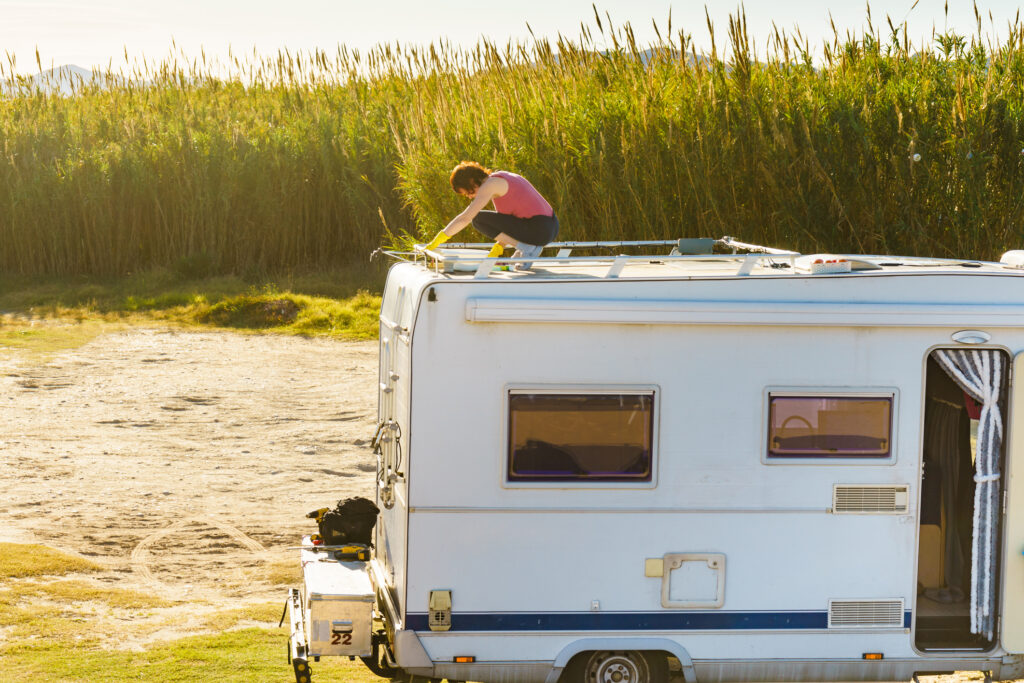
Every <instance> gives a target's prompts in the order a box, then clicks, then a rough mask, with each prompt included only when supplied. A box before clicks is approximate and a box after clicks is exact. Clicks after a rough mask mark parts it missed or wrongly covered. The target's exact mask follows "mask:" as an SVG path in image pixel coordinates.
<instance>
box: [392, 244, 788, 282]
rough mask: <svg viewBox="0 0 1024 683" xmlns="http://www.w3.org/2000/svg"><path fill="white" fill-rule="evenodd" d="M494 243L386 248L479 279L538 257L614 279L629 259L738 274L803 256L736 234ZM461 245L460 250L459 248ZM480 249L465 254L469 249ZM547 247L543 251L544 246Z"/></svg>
mask: <svg viewBox="0 0 1024 683" xmlns="http://www.w3.org/2000/svg"><path fill="white" fill-rule="evenodd" d="M492 246H493V244H492V243H490V242H487V243H481V242H456V243H453V242H448V243H446V244H445V246H444V248H443V249H433V250H429V251H428V250H427V249H425V248H424V245H422V244H417V245H416V246H415V247H414V249H415V251H413V252H397V251H394V252H393V251H384V252H383V253H385V254H388V255H389V256H392V257H395V258H405V257H406V256H411V257H413V258H412V259H411V260H417V261H418V260H420V259H423V261H424V263H425V264H426V265H427V266H428V267H431V266H432V267H433V268H434V269H435V270H437V271H444V272H454V271H456V270H462V271H465V272H469V271H473V273H474V275H473V277H474V278H476V279H486V278H488V277H490V275H491V273H492V272H493V271H494V270H495V268H498V267H500V266H508V265H512V264H515V263H537V264H542V265H545V266H551V265H600V264H605V263H606V264H608V270H607V271H606V272H605V273H604V276H603V277H604V278H606V279H614V278H617V277H619V275H621V274H622V271H623V269H624V268H625V267H626V266H627V265H633V264H663V263H668V262H685V261H723V260H726V261H736V262H737V263H738V268H737V271H736V274H737V275H749V274H750V273H751V272H752V271H753V269H754V267H755V266H757V265H758V264H759V263H760V262H761V261H762V260H765V259H767V260H770V261H771V262H772V263H778V262H779V259H780V258H781V259H782V260H783V261H784V262H788V264H789V266H790V267H794V265H795V259H796V257H797V256H800V253H799V252H795V251H788V250H786V249H776V248H774V247H765V246H762V245H759V244H748V243H746V242H739V241H737V240H734V239H733V238H732V237H728V236H726V237H722V238H721V239H712V238H682V239H677V240H615V241H606V240H601V241H596V242H552V243H550V244H547V245H545V246H544V251H547V250H550V249H555V250H557V251H556V253H555V255H554V256H532V257H529V258H509V257H504V256H498V257H488V256H486V254H487V252H488V251H489V250H490V248H491V247H492ZM624 248H633V249H641V248H642V249H646V250H651V249H656V248H658V249H666V248H671V250H670V251H669V253H668V254H664V253H661V254H624V253H612V254H609V255H600V256H573V255H572V252H573V251H575V250H581V249H586V250H591V251H593V250H599V249H616V250H621V249H624ZM455 250H460V253H455ZM470 250H471V251H474V252H475V251H479V252H480V255H479V256H478V255H476V254H472V253H470V254H467V253H466V252H467V251H470ZM542 253H543V252H542Z"/></svg>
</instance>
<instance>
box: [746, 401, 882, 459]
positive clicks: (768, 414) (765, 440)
mask: <svg viewBox="0 0 1024 683" xmlns="http://www.w3.org/2000/svg"><path fill="white" fill-rule="evenodd" d="M773 397H781V398H786V397H791V398H839V399H846V398H881V399H889V400H890V401H891V404H890V406H891V408H890V413H889V455H888V456H884V457H882V456H877V455H797V456H789V457H787V456H778V455H774V456H773V455H770V454H769V450H770V449H769V445H770V441H769V440H770V438H771V419H772V403H771V401H772V398H773ZM762 403H763V406H762V409H761V431H760V434H759V435H758V439H760V442H761V446H760V449H761V463H762V464H763V465H783V466H786V465H830V466H839V467H843V466H848V467H849V466H853V467H863V466H872V465H874V466H878V465H895V464H896V462H897V455H896V450H897V443H898V441H897V439H898V436H899V419H898V415H899V405H900V395H899V389H897V388H896V387H822V386H813V387H792V386H786V387H766V388H765V390H764V394H763V400H762Z"/></svg>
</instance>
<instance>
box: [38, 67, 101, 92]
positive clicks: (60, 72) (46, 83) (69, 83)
mask: <svg viewBox="0 0 1024 683" xmlns="http://www.w3.org/2000/svg"><path fill="white" fill-rule="evenodd" d="M92 79H93V73H92V71H89V70H88V69H83V68H82V67H80V66H75V65H74V64H65V65H64V66H56V67H54V68H52V69H49V70H47V71H43V72H41V73H38V74H36V75H35V76H32V79H31V80H32V83H33V85H36V86H39V87H40V88H41V89H42V90H43V91H44V92H47V93H60V94H62V95H70V94H71V92H72V90H73V89H77V88H80V87H81V86H83V85H85V84H86V83H89V82H91V81H92Z"/></svg>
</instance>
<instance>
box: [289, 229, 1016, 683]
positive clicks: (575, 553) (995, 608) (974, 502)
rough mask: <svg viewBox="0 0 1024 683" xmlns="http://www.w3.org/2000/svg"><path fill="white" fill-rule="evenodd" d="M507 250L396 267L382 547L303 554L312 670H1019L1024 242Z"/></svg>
mask: <svg viewBox="0 0 1024 683" xmlns="http://www.w3.org/2000/svg"><path fill="white" fill-rule="evenodd" d="M486 246H489V245H460V246H457V247H455V248H452V249H438V250H436V251H434V252H427V253H418V254H417V255H416V256H415V257H410V260H408V261H406V262H401V263H398V264H396V265H394V266H393V267H392V269H391V271H390V273H389V276H388V280H387V285H386V289H385V293H384V299H383V305H382V311H381V325H380V394H379V423H380V428H379V430H378V438H377V439H376V444H377V446H378V448H377V452H378V477H377V479H378V481H377V484H378V487H377V497H378V498H377V504H378V506H379V507H380V508H381V512H380V515H379V518H378V521H377V525H376V528H375V531H374V544H373V545H374V554H373V556H372V557H371V558H370V560H369V561H367V562H338V561H336V560H334V559H332V557H331V555H330V553H329V552H320V553H317V552H316V550H315V549H313V548H312V547H311V546H310V547H307V548H306V549H304V550H303V553H304V558H305V564H306V566H307V569H310V568H315V569H316V570H317V571H315V572H314V571H307V575H306V576H307V581H306V585H305V586H304V589H303V591H302V592H298V591H296V593H295V594H294V596H293V598H292V601H291V603H290V604H291V605H292V608H293V610H292V618H291V621H292V630H293V633H292V639H291V643H290V647H291V654H292V657H293V658H294V659H295V662H296V667H297V668H296V671H297V675H300V674H301V675H304V676H306V677H307V680H308V673H309V660H310V659H314V658H316V657H318V656H320V655H326V654H347V655H358V656H363V657H364V661H366V662H367V663H368V665H370V666H371V667H372V668H374V669H375V670H377V671H381V672H392V671H401V672H404V673H405V674H407V675H410V676H413V677H421V678H420V680H430V679H444V678H446V679H448V680H449V681H456V680H457V681H482V682H485V683H511V682H513V681H515V682H522V683H557V682H559V681H561V683H609V682H613V681H616V682H628V683H664V682H667V681H669V680H680V681H686V683H718V682H724V681H894V680H910V679H912V678H914V677H916V676H918V675H921V674H926V673H928V674H931V673H939V672H952V671H960V670H969V671H981V672H984V673H985V675H986V677H990V678H992V679H1004V680H1005V679H1013V678H1020V677H1022V676H1024V658H1022V655H1024V555H1022V551H1024V481H1022V479H1024V421H1022V419H1024V383H1022V382H1020V381H1019V380H1017V379H1016V377H1017V375H1018V373H1017V372H1015V370H1016V368H1017V366H1018V364H1019V362H1020V361H1019V354H1021V353H1022V352H1024V254H1022V253H1020V252H1008V253H1007V254H1006V255H1005V256H1004V257H1003V260H1002V261H1001V262H999V263H987V262H984V263H983V262H978V261H967V260H950V259H928V258H919V257H913V258H911V257H891V256H884V257H879V256H836V255H824V254H818V255H810V256H805V255H800V254H796V253H793V252H788V251H784V250H780V249H771V248H765V247H757V246H755V245H748V244H742V243H739V242H736V241H734V240H732V239H730V238H723V239H721V240H679V241H677V242H615V243H604V242H602V243H562V244H556V245H551V246H549V247H548V249H547V250H546V252H545V254H548V252H551V253H550V255H547V256H546V257H544V258H539V259H531V260H532V261H533V265H532V269H531V270H525V271H515V270H506V269H504V268H503V267H502V265H503V263H507V262H508V261H509V260H508V259H504V260H503V261H502V260H495V259H493V258H485V257H484V253H485V251H484V250H485V249H486ZM478 247H479V248H478ZM581 251H582V252H584V253H587V254H590V255H585V256H580V255H579V254H580V252H581ZM609 253H610V255H606V254H609ZM595 254H596V255H595ZM324 564H326V565H329V566H328V567H327V568H326V569H325V567H323V566H320V565H324ZM318 572H319V573H318ZM332 572H333V577H334V578H331V579H330V581H328V580H327V579H320V578H317V577H319V576H327V575H329V574H332ZM340 573H345V574H346V575H350V578H351V577H355V578H354V579H353V581H354V582H355V583H358V584H359V585H358V586H356V587H355V588H354V589H351V591H350V593H351V594H350V595H348V596H347V598H348V599H351V600H352V602H351V604H353V605H366V606H365V607H359V609H362V610H364V611H365V612H366V614H365V615H364V616H363V617H360V618H359V619H350V618H334V617H330V616H318V613H317V604H318V602H317V600H314V599H313V598H315V597H319V598H322V597H323V596H324V595H331V593H330V591H331V590H334V591H335V593H339V594H337V595H333V597H334V598H336V599H337V600H341V601H344V600H345V599H347V598H346V595H345V594H343V593H344V592H345V590H348V589H344V588H334V589H331V588H330V587H329V586H328V584H329V583H331V581H334V582H335V583H336V584H337V585H343V586H349V585H354V584H353V581H349V582H347V583H346V582H345V581H338V580H337V576H338V575H340ZM360 582H361V583H360ZM331 585H334V584H331ZM370 603H373V604H370ZM337 604H349V603H343V602H339V603H337ZM369 610H372V613H373V614H372V619H371V618H370V611H369ZM356 623H358V624H360V626H358V627H357V626H354V625H353V624H356ZM371 623H372V624H373V625H372V626H371V625H369V624H371ZM338 624H341V626H338ZM345 629H349V632H350V633H351V631H352V630H353V629H357V630H363V631H367V630H372V631H373V632H372V633H369V632H367V633H359V634H355V635H356V636H357V637H355V638H354V640H353V638H352V637H350V638H349V640H350V641H352V642H354V641H358V642H359V643H361V645H360V646H359V647H358V648H350V649H344V648H343V647H341V646H339V648H340V649H337V648H336V649H334V650H329V647H328V646H326V645H325V646H321V645H320V644H319V643H321V642H324V641H323V640H322V639H324V638H329V637H330V636H331V634H332V633H336V632H338V633H340V632H344V630H345ZM316 633H321V636H318V637H319V638H321V640H317V638H314V637H313V636H314V635H315V634H316ZM371 643H372V645H371ZM300 680H301V678H300Z"/></svg>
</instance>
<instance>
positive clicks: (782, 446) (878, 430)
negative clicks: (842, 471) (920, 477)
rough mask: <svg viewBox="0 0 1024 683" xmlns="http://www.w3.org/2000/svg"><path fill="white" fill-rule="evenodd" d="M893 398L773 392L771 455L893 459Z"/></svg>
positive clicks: (770, 420) (769, 432)
mask: <svg viewBox="0 0 1024 683" xmlns="http://www.w3.org/2000/svg"><path fill="white" fill-rule="evenodd" d="M892 402H893V397H892V396H778V395H770V396H769V419H768V457H769V459H772V458H888V457H889V454H890V449H891V448H892Z"/></svg>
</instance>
